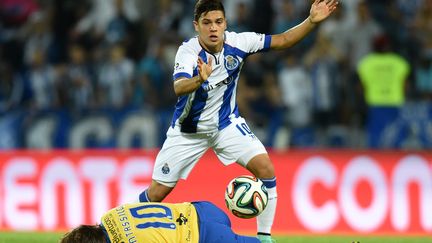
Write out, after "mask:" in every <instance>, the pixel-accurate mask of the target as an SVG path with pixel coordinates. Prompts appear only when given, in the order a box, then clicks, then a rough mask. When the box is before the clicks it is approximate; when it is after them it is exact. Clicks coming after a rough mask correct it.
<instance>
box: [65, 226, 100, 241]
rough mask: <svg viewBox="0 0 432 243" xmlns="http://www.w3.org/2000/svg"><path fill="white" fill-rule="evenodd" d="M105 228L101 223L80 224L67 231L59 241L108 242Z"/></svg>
mask: <svg viewBox="0 0 432 243" xmlns="http://www.w3.org/2000/svg"><path fill="white" fill-rule="evenodd" d="M106 242H107V241H106V240H105V233H104V230H103V229H102V228H101V227H100V226H99V225H80V226H78V227H76V228H75V229H73V230H71V231H70V232H68V233H66V234H65V235H64V236H63V237H62V238H61V239H60V242H59V243H106Z"/></svg>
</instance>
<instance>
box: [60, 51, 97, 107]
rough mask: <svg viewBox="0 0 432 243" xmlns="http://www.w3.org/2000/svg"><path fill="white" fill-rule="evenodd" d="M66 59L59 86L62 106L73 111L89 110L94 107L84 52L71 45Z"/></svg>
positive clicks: (89, 67)
mask: <svg viewBox="0 0 432 243" xmlns="http://www.w3.org/2000/svg"><path fill="white" fill-rule="evenodd" d="M68 57H69V59H68V62H67V64H66V65H65V67H64V68H63V69H64V70H63V74H62V77H61V84H60V86H61V89H60V90H61V93H62V98H63V99H64V100H63V104H64V106H65V107H69V108H72V110H74V111H80V110H85V109H88V108H91V107H93V106H94V93H93V92H94V91H93V86H94V83H93V80H92V79H93V73H92V68H91V66H90V65H89V62H88V57H87V53H86V50H85V49H84V47H83V46H81V45H80V44H78V43H76V44H71V45H70V46H69V49H68Z"/></svg>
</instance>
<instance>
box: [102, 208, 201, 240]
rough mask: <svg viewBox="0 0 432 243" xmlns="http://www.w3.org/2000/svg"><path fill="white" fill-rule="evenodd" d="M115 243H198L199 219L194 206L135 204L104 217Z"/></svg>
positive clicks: (104, 224)
mask: <svg viewBox="0 0 432 243" xmlns="http://www.w3.org/2000/svg"><path fill="white" fill-rule="evenodd" d="M102 224H103V226H104V227H105V229H106V231H107V233H108V236H109V238H110V240H111V243H141V242H142V243H144V242H146V243H147V242H186V243H198V239H199V228H198V216H197V213H196V210H195V207H194V206H193V205H192V204H191V203H178V204H166V203H135V204H125V205H121V206H119V207H116V208H113V209H111V210H110V211H108V212H107V213H106V214H105V215H104V216H102Z"/></svg>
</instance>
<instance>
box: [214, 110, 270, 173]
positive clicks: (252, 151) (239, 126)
mask: <svg viewBox="0 0 432 243" xmlns="http://www.w3.org/2000/svg"><path fill="white" fill-rule="evenodd" d="M212 146H213V149H214V151H215V153H216V155H217V156H218V158H219V159H220V160H221V161H222V162H223V163H224V164H225V165H227V164H231V163H233V162H237V163H239V164H241V165H242V166H246V165H247V163H248V162H249V161H250V160H251V159H252V158H254V157H255V156H257V155H260V154H267V151H266V149H265V147H264V145H263V144H262V143H261V141H260V140H259V139H258V138H257V137H256V136H255V134H254V133H253V132H252V131H251V129H250V128H249V126H248V125H247V124H246V121H245V120H244V119H243V118H241V117H239V118H235V119H232V123H231V124H230V125H229V126H227V127H226V128H224V129H223V130H221V131H220V132H219V134H218V135H217V136H216V138H215V140H214V141H213V144H212Z"/></svg>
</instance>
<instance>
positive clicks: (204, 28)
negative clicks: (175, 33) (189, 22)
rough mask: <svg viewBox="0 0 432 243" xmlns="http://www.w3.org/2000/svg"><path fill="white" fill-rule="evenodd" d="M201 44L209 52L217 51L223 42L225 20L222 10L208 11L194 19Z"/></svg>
mask: <svg viewBox="0 0 432 243" xmlns="http://www.w3.org/2000/svg"><path fill="white" fill-rule="evenodd" d="M194 26H195V30H196V31H197V32H198V36H199V37H198V38H199V40H200V43H201V45H203V46H204V47H205V48H207V50H208V51H211V52H219V51H221V49H222V46H223V42H224V31H225V29H226V26H227V24H226V20H225V16H224V14H223V12H222V11H219V10H217V11H209V12H207V13H205V14H202V15H201V17H200V18H199V19H198V21H194Z"/></svg>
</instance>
